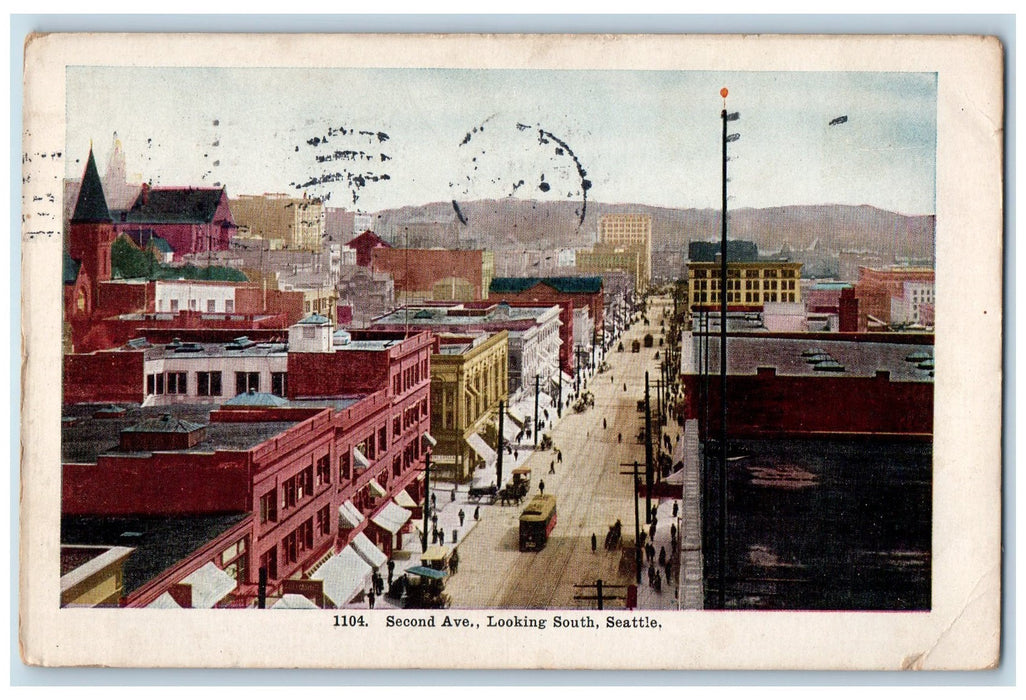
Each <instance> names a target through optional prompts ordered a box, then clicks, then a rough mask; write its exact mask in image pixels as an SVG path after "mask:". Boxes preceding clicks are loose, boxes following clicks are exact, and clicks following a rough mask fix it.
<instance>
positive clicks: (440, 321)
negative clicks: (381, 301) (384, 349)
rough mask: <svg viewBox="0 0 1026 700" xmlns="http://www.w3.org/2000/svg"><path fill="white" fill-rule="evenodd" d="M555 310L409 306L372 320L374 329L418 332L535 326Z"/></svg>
mask: <svg viewBox="0 0 1026 700" xmlns="http://www.w3.org/2000/svg"><path fill="white" fill-rule="evenodd" d="M554 308H555V309H558V308H559V307H555V306H510V305H509V304H503V303H499V304H495V305H493V306H489V307H486V308H481V309H475V308H467V307H465V306H463V305H462V304H458V305H456V306H425V307H416V306H410V307H405V308H401V309H397V310H396V311H393V312H392V313H390V314H386V315H384V316H379V317H378V318H376V319H374V322H373V323H374V325H383V326H385V325H387V326H396V325H403V324H406V323H407V322H409V324H410V326H412V327H417V328H425V327H427V328H431V327H448V326H475V325H481V324H502V323H508V322H523V321H527V322H532V323H536V322H538V320H539V318H540V317H542V316H544V315H545V314H547V313H548V312H550V311H551V310H552V309H554Z"/></svg>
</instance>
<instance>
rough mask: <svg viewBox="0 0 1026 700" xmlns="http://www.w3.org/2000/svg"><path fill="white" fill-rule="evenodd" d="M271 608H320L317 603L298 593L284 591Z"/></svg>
mask: <svg viewBox="0 0 1026 700" xmlns="http://www.w3.org/2000/svg"><path fill="white" fill-rule="evenodd" d="M271 609H272V610H320V608H318V607H317V604H316V603H314V602H313V601H312V600H310V599H309V598H307V597H306V596H305V595H299V594H298V593H286V594H285V595H283V596H282V597H281V599H280V600H279V601H278V602H277V603H275V604H274V605H272V606H271Z"/></svg>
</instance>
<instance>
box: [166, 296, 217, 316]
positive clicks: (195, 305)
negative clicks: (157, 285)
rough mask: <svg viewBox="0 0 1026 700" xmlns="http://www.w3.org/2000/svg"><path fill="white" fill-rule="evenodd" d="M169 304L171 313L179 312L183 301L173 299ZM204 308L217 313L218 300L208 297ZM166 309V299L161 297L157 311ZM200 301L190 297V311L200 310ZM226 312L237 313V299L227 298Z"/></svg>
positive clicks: (208, 311)
mask: <svg viewBox="0 0 1026 700" xmlns="http://www.w3.org/2000/svg"><path fill="white" fill-rule="evenodd" d="M168 306H169V307H170V309H171V313H178V311H179V307H180V306H181V302H180V301H179V300H178V299H171V300H170V301H169V304H168ZM204 308H205V309H206V311H207V313H211V314H212V313H215V312H216V311H217V301H216V300H214V299H207V302H206V304H204ZM163 310H164V300H163V299H161V300H160V301H159V303H158V305H157V311H163ZM199 310H200V301H199V299H189V311H199ZM224 312H225V313H228V314H231V313H235V301H234V300H233V299H225V301H224Z"/></svg>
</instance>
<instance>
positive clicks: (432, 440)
mask: <svg viewBox="0 0 1026 700" xmlns="http://www.w3.org/2000/svg"><path fill="white" fill-rule="evenodd" d="M421 437H423V438H424V442H426V443H427V444H428V446H429V447H434V446H435V445H437V444H438V440H435V438H434V436H433V435H432V434H431V433H424V435H422V436H421Z"/></svg>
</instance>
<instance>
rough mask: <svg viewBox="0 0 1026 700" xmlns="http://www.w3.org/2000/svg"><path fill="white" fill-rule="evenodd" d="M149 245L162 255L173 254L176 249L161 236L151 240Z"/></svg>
mask: <svg viewBox="0 0 1026 700" xmlns="http://www.w3.org/2000/svg"><path fill="white" fill-rule="evenodd" d="M149 245H151V246H153V248H155V249H156V250H159V251H160V252H161V253H173V252H175V249H174V248H172V247H171V244H170V243H168V242H167V239H164V238H161V237H160V236H153V237H152V238H150V241H149Z"/></svg>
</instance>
